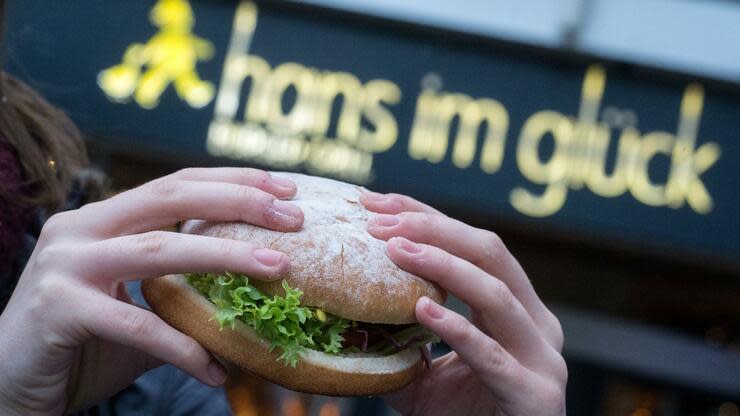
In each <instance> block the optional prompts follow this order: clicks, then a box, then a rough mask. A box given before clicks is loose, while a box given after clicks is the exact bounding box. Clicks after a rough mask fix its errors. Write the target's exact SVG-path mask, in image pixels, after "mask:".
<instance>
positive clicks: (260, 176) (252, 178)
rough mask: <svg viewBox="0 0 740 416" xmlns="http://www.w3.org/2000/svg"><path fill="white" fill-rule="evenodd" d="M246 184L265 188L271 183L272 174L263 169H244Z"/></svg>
mask: <svg viewBox="0 0 740 416" xmlns="http://www.w3.org/2000/svg"><path fill="white" fill-rule="evenodd" d="M242 174H243V175H244V183H255V184H257V185H258V186H265V185H267V184H268V183H269V182H270V178H271V177H270V174H269V173H267V172H266V171H264V170H261V169H254V168H243V170H242Z"/></svg>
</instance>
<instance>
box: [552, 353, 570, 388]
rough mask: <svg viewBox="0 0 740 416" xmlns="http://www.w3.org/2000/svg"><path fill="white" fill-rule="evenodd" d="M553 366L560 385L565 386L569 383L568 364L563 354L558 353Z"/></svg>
mask: <svg viewBox="0 0 740 416" xmlns="http://www.w3.org/2000/svg"><path fill="white" fill-rule="evenodd" d="M553 367H554V368H553V374H554V375H555V380H556V381H557V382H558V384H559V385H562V386H565V385H566V384H567V383H568V365H567V364H566V363H565V360H564V359H563V357H562V356H560V355H558V358H557V359H556V360H555V363H554V365H553Z"/></svg>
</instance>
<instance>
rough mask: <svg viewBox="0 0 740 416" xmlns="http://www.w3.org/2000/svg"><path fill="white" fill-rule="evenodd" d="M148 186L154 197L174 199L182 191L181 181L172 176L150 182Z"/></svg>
mask: <svg viewBox="0 0 740 416" xmlns="http://www.w3.org/2000/svg"><path fill="white" fill-rule="evenodd" d="M149 188H150V192H151V193H152V195H153V196H154V197H155V198H159V199H174V198H176V197H177V196H178V195H179V194H180V193H181V191H182V181H180V180H177V179H173V178H163V179H161V180H158V181H154V182H151V184H150V185H149Z"/></svg>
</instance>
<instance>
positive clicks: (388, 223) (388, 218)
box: [372, 214, 400, 227]
mask: <svg viewBox="0 0 740 416" xmlns="http://www.w3.org/2000/svg"><path fill="white" fill-rule="evenodd" d="M399 222H400V220H399V218H398V216H396V215H387V214H379V215H376V216H375V217H374V218H373V220H372V224H373V225H379V226H381V227H393V226H396V225H398V223H399Z"/></svg>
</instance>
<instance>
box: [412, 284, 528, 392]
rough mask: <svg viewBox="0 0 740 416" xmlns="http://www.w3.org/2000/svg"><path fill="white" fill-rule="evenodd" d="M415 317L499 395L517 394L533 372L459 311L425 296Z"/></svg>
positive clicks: (417, 307)
mask: <svg viewBox="0 0 740 416" xmlns="http://www.w3.org/2000/svg"><path fill="white" fill-rule="evenodd" d="M416 319H418V320H419V323H421V324H422V325H424V326H425V327H426V328H428V329H429V330H430V331H432V332H434V333H435V334H437V335H438V336H439V337H440V338H442V340H443V341H444V342H446V343H447V344H448V345H449V346H450V347H451V348H452V349H453V350H454V351H455V352H456V353H457V354H458V356H460V358H461V359H462V360H463V361H465V363H466V364H467V365H468V366H470V368H471V369H473V372H474V373H475V374H476V375H477V376H478V378H479V379H480V380H481V382H483V383H484V384H486V385H487V386H488V388H489V389H491V392H492V393H493V394H494V395H495V396H496V397H499V398H506V400H507V401H508V400H511V399H514V398H517V397H519V396H520V395H521V394H522V392H523V391H527V390H529V389H524V388H523V387H524V386H526V385H527V384H528V383H529V382H530V380H531V379H532V378H533V374H532V373H531V372H530V371H529V370H528V369H527V368H525V367H524V366H522V364H520V363H519V362H518V361H517V359H516V358H514V357H513V356H512V355H511V354H510V353H509V352H508V351H507V350H506V349H504V347H502V346H501V345H500V344H499V343H498V342H496V341H495V340H494V339H492V338H490V337H488V336H487V335H486V334H484V333H483V332H481V331H480V330H479V329H478V328H476V327H475V326H474V325H472V324H471V323H470V322H468V320H467V319H465V318H464V317H462V316H461V315H460V314H458V313H456V312H453V311H451V310H449V309H447V308H445V307H443V306H440V305H438V304H436V303H435V302H433V301H432V300H430V299H429V298H427V297H421V298H420V299H419V301H418V302H417V303H416Z"/></svg>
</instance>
